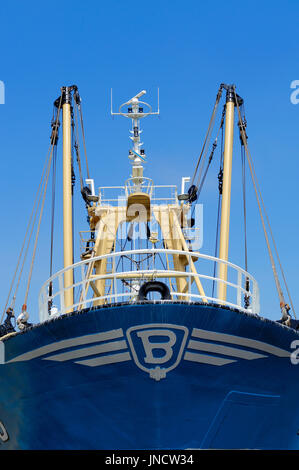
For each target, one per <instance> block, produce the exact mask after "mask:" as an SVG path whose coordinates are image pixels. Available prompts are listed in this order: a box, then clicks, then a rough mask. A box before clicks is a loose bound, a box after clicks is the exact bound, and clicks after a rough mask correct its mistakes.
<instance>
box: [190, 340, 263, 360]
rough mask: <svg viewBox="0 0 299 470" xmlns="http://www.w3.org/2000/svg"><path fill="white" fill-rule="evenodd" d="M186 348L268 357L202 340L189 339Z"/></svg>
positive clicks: (235, 355) (245, 357)
mask: <svg viewBox="0 0 299 470" xmlns="http://www.w3.org/2000/svg"><path fill="white" fill-rule="evenodd" d="M187 349H195V350H197V351H207V352H211V353H216V354H223V355H224V356H232V357H239V358H241V359H248V360H252V359H261V358H263V357H268V356H265V355H263V354H257V353H254V352H251V351H245V350H244V349H238V348H231V347H229V346H222V345H220V344H212V343H204V342H203V341H194V340H192V339H191V340H190V341H189V343H188V346H187Z"/></svg>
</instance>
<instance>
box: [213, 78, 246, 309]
mask: <svg viewBox="0 0 299 470" xmlns="http://www.w3.org/2000/svg"><path fill="white" fill-rule="evenodd" d="M223 88H225V89H226V105H225V106H226V110H225V111H226V112H225V116H226V117H225V137H224V154H223V187H222V204H221V224H220V241H219V258H220V259H223V260H225V261H228V248H229V224H230V205H231V180H232V158H233V142H234V114H235V106H236V99H237V100H238V105H241V104H242V103H243V99H242V98H241V97H240V96H238V95H237V94H236V93H235V85H223ZM218 277H219V279H221V281H223V282H221V281H220V282H219V283H218V299H219V300H220V301H225V300H226V290H227V284H226V281H227V264H225V263H220V265H219V273H218Z"/></svg>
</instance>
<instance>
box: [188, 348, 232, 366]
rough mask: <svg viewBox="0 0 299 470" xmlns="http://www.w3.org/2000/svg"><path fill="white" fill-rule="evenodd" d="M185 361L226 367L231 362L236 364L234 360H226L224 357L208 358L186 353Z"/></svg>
mask: <svg viewBox="0 0 299 470" xmlns="http://www.w3.org/2000/svg"><path fill="white" fill-rule="evenodd" d="M184 359H185V360H186V361H192V362H200V363H201V364H210V365H212V366H224V365H225V364H230V363H231V362H236V361H235V360H234V359H225V358H223V357H215V356H208V355H207V354H197V353H191V352H188V351H187V352H186V353H185V356H184Z"/></svg>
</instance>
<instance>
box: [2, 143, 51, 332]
mask: <svg viewBox="0 0 299 470" xmlns="http://www.w3.org/2000/svg"><path fill="white" fill-rule="evenodd" d="M50 150H51V145H50V146H49V149H48V152H47V156H46V160H45V163H44V167H43V171H42V176H41V179H40V182H39V185H38V189H37V192H36V197H35V200H34V204H33V208H32V211H31V214H30V217H29V221H28V224H27V228H26V232H25V236H24V240H23V244H22V248H21V250H20V254H19V257H18V261H17V266H16V269H15V272H14V275H13V278H12V281H11V285H10V289H9V292H8V296H7V299H6V303H5V307H4V310H3V313H2V316H1V320H0V323H2V322H3V319H4V315H5V312H6V309H7V306H8V302H9V299H10V295H11V292H12V289H13V285H14V282H15V279H16V275H17V272H18V269H19V265H20V262H21V259H22V254H23V251H24V248H25V242H26V238H27V235H28V232H29V229H30V225H31V221H32V217H33V214H34V210H35V206H36V203H37V200H38V196H39V192H40V187H41V184H42V181H43V178H44V173H45V169H46V165H47V161H48V157H49V153H50ZM39 202H40V197H39ZM39 202H38V205H37V208H36V210H38V207H39ZM35 219H36V213H35V216H34V220H33V224H32V227H31V232H30V235H29V239H28V242H27V247H26V249H25V255H24V258H23V263H22V266H21V270H20V273H19V277H18V281H17V286H16V288H15V291H14V295H13V300H12V304H11V307H12V308H14V304H15V299H16V295H17V291H18V288H19V283H20V278H21V275H22V272H23V268H24V264H25V260H26V257H27V252H28V248H29V244H30V240H31V236H32V232H33V228H34V224H35Z"/></svg>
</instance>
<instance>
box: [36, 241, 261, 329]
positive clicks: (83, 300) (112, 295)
mask: <svg viewBox="0 0 299 470" xmlns="http://www.w3.org/2000/svg"><path fill="white" fill-rule="evenodd" d="M178 256H180V257H182V256H183V258H185V257H187V260H186V259H185V261H188V262H187V265H186V268H185V269H186V271H178V270H176V269H174V264H173V262H174V259H175V258H176V259H178ZM103 260H105V261H106V272H105V274H97V273H93V271H94V266H95V265H96V264H97V263H98V262H101V261H103ZM195 263H196V265H197V266H196V269H195V267H194V266H195ZM221 263H224V264H226V265H227V280H226V281H223V280H221V279H219V277H217V274H216V273H218V270H219V265H220V264H221ZM184 264H185V263H184ZM69 270H73V274H74V284H73V285H72V286H71V287H68V288H67V289H73V292H74V303H73V305H72V306H69V307H68V309H66V308H65V303H64V297H65V291H66V290H67V289H66V288H65V287H64V276H65V273H66V272H67V271H69ZM197 271H199V272H197ZM211 271H212V272H211ZM150 280H159V281H162V282H164V283H165V284H166V285H167V286H168V287H169V290H170V295H171V300H162V302H172V301H175V300H179V301H181V302H182V301H184V302H194V301H201V302H205V303H216V304H223V305H226V306H229V307H232V308H237V309H239V310H241V311H244V312H249V313H254V314H258V313H259V289H258V284H257V282H256V280H255V279H254V278H253V277H252V276H251V275H250V274H249V273H247V272H246V271H245V270H243V269H242V268H240V267H239V266H237V265H235V264H232V263H230V262H228V261H224V260H220V259H219V258H215V257H213V256H209V255H205V254H201V253H197V252H190V251H188V252H187V251H180V250H167V249H142V250H129V251H121V252H114V253H110V254H108V255H102V256H97V257H94V258H90V259H88V260H84V261H80V262H78V263H75V264H73V265H72V266H69V267H68V268H66V269H62V270H61V271H59V272H57V273H56V274H55V275H53V276H52V277H51V278H50V279H48V280H47V281H46V282H45V283H44V285H43V286H42V288H41V291H40V296H39V310H40V321H41V322H43V321H45V320H47V319H49V318H52V316H54V315H55V316H57V315H61V314H64V313H68V312H71V311H76V310H82V309H84V308H89V307H92V306H96V305H103V304H113V303H117V302H130V303H134V302H136V301H138V289H139V288H140V285H141V284H143V283H144V282H146V281H150ZM182 280H183V281H184V282H183V283H182ZM100 281H102V282H101V285H102V287H103V285H104V288H105V293H104V295H100V293H99V291H98V290H97V283H100ZM177 281H178V282H177ZM220 283H225V284H226V290H227V296H226V300H225V301H224V300H221V301H220V300H219V299H218V297H217V291H218V287H219V285H220ZM183 284H184V288H183V289H181V290H182V291H181V292H180V291H179V290H178V285H183ZM50 285H51V289H50V291H52V295H51V296H49V286H50ZM98 285H99V284H98ZM199 286H200V287H202V290H201V289H200V290H199ZM200 292H201V293H200ZM150 295H152V298H150V299H149V300H155V299H157V297H156V296H155V293H154V294H150ZM245 298H246V305H245V303H244V304H243V305H242V301H243V302H244V299H245ZM49 306H51V307H52V308H49Z"/></svg>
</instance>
